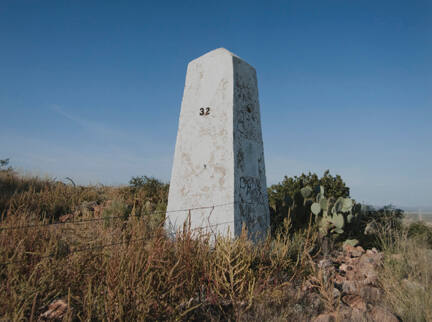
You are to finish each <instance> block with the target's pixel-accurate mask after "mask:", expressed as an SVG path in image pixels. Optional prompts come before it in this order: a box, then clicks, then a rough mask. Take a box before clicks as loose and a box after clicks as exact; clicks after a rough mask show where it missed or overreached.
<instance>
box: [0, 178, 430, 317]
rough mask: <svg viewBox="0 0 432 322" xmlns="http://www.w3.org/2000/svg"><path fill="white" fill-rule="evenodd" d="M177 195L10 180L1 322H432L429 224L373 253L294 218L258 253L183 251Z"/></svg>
mask: <svg viewBox="0 0 432 322" xmlns="http://www.w3.org/2000/svg"><path fill="white" fill-rule="evenodd" d="M167 191H168V186H167V185H165V184H162V183H160V182H158V181H157V180H154V179H152V178H145V177H144V178H135V180H132V181H131V185H130V186H127V187H105V186H94V187H81V186H74V185H73V184H72V183H71V184H67V185H66V184H64V183H59V182H55V181H50V180H40V179H38V178H21V177H19V176H18V175H16V174H15V173H13V171H1V172H0V192H1V194H0V211H1V221H0V294H1V296H0V316H1V319H2V320H5V321H10V320H32V319H33V320H37V319H41V320H66V321H69V320H86V321H87V320H204V319H205V320H247V321H251V320H252V321H254V320H266V321H267V320H274V321H285V320H313V319H317V321H318V320H320V321H324V320H325V319H327V320H331V319H332V318H334V319H337V320H359V321H360V320H368V319H370V320H373V319H378V318H379V317H381V318H380V319H383V318H382V317H385V318H388V319H390V320H391V319H392V318H395V316H398V317H399V318H401V319H403V320H404V321H422V320H423V321H427V320H432V297H431V294H432V275H431V274H432V268H431V267H432V266H431V265H430V263H431V262H432V230H430V229H429V228H428V227H427V226H425V225H422V224H417V226H410V227H404V228H403V229H402V230H398V231H389V230H386V229H382V230H381V231H380V232H379V240H378V241H377V244H376V247H377V248H379V249H378V250H376V249H373V250H368V251H364V250H363V249H362V248H361V247H357V248H355V247H349V246H346V247H345V248H343V249H342V247H341V245H340V244H337V243H328V241H327V243H326V245H325V247H324V244H323V239H322V238H321V237H320V234H319V229H318V228H317V227H315V226H314V225H313V224H312V223H310V224H309V225H307V227H305V228H302V229H300V230H296V231H295V232H293V230H292V229H291V227H292V225H291V222H290V218H289V217H288V218H286V219H285V220H284V222H283V226H282V227H281V229H278V230H277V231H278V232H277V233H275V234H273V235H272V236H270V235H269V236H268V238H267V239H266V240H263V241H262V242H260V243H258V244H253V243H251V242H250V241H249V240H248V239H247V237H246V234H244V235H243V236H241V237H240V238H238V239H236V240H231V239H227V238H221V237H218V238H217V239H216V241H215V242H214V243H212V242H211V241H210V236H209V235H203V234H201V235H200V233H199V231H186V232H184V233H183V234H181V235H178V236H177V237H176V238H175V239H174V240H172V239H169V238H167V237H166V236H165V234H164V231H163V229H161V224H162V223H163V220H164V210H165V207H166V200H167ZM379 250H381V252H380V251H379ZM354 272H356V273H355V274H354ZM365 276H366V277H365ZM377 294H378V295H377ZM323 319H324V320H323Z"/></svg>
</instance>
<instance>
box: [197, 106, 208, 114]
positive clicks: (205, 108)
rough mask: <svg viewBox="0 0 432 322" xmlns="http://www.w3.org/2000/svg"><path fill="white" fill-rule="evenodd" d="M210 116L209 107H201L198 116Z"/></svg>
mask: <svg viewBox="0 0 432 322" xmlns="http://www.w3.org/2000/svg"><path fill="white" fill-rule="evenodd" d="M209 114H210V107H201V108H200V113H199V115H201V116H205V115H209Z"/></svg>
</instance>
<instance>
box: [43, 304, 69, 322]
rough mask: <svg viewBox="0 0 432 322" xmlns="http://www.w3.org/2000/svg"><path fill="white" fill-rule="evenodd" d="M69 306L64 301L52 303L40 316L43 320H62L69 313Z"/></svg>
mask: <svg viewBox="0 0 432 322" xmlns="http://www.w3.org/2000/svg"><path fill="white" fill-rule="evenodd" d="M67 308H68V306H67V304H66V302H65V301H63V300H57V301H54V302H52V303H51V304H50V305H49V306H48V310H47V311H46V312H44V313H42V314H41V315H40V319H42V320H56V319H57V320H61V319H62V318H63V316H64V315H65V313H66V311H67Z"/></svg>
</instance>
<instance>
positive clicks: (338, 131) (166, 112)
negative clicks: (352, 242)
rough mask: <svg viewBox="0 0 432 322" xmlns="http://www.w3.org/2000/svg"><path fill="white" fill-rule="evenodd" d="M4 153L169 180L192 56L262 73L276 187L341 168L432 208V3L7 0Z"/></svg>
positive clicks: (30, 169)
mask: <svg viewBox="0 0 432 322" xmlns="http://www.w3.org/2000/svg"><path fill="white" fill-rule="evenodd" d="M0 35H1V39H2V42H1V50H0V71H1V75H2V77H0V117H1V120H2V121H3V122H2V125H1V127H0V159H5V158H10V160H11V166H13V167H14V168H16V169H17V170H19V171H20V172H24V173H26V172H27V173H31V174H35V175H49V176H51V177H57V178H58V179H63V178H64V177H71V178H73V179H74V180H76V182H78V183H80V184H88V183H93V184H96V183H102V184H127V182H128V181H129V179H130V178H131V177H132V176H141V175H147V176H154V177H156V178H158V179H161V180H163V181H165V182H167V181H169V179H170V174H171V165H172V158H173V154H174V146H175V140H176V134H177V126H178V124H177V122H178V116H179V113H180V105H181V99H182V95H183V86H184V80H185V76H186V67H187V63H188V62H189V61H191V60H193V59H195V58H197V57H199V56H201V55H203V54H205V53H206V52H208V51H210V50H213V49H216V48H219V47H224V48H226V49H228V50H230V51H232V52H233V53H235V54H236V55H238V56H240V57H241V58H243V59H244V60H245V61H247V62H248V63H250V64H251V65H253V66H254V67H255V68H256V70H257V74H258V86H259V95H260V105H261V117H262V129H263V139H264V153H265V162H266V173H267V182H268V185H271V184H274V183H277V182H279V181H281V180H282V179H283V177H284V175H287V176H294V175H300V174H301V173H302V172H305V173H307V172H309V171H310V172H315V173H317V174H318V175H322V174H323V172H324V171H325V170H326V169H329V170H330V172H331V173H332V174H333V175H335V174H339V175H341V176H342V178H343V179H344V181H345V182H346V184H347V185H348V186H349V187H350V189H351V196H352V197H353V198H354V199H356V200H357V201H359V202H365V203H368V204H372V205H386V204H394V205H396V206H400V207H406V208H411V207H419V208H424V209H428V210H431V209H432V193H431V192H430V190H429V189H430V188H429V187H430V183H431V182H432V162H431V161H430V160H431V159H432V129H431V124H432V64H431V58H430V57H432V37H431V35H432V3H431V2H430V1H426V0H425V1H412V2H405V1H380V2H379V3H377V2H376V1H362V2H356V3H354V2H350V3H348V2H344V1H328V2H325V3H323V2H321V1H308V2H300V1H289V2H282V1H269V2H266V3H264V2H259V1H248V2H243V1H238V2H232V1H220V2H218V3H214V2H194V1H183V2H181V3H179V2H175V1H165V2H157V3H156V2H154V3H149V2H145V3H143V2H139V1H127V2H124V3H123V2H122V3H119V2H114V1H104V2H97V1H96V2H91V3H89V2H86V1H73V2H66V1H44V2H33V1H21V0H18V1H9V0H6V1H2V2H1V3H0Z"/></svg>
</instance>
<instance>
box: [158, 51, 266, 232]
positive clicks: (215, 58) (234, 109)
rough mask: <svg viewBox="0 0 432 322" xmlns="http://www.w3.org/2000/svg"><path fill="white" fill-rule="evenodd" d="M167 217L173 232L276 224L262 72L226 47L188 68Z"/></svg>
mask: <svg viewBox="0 0 432 322" xmlns="http://www.w3.org/2000/svg"><path fill="white" fill-rule="evenodd" d="M212 206H215V207H214V208H212ZM203 207H205V208H204V209H194V208H203ZM207 207H209V208H207ZM182 209H192V210H191V211H187V210H185V211H178V210H182ZM189 215H190V218H189V217H188V216H189ZM166 218H167V219H166V223H165V227H166V229H167V230H168V231H169V232H170V233H174V232H176V231H177V230H179V229H182V227H183V224H184V223H185V222H186V223H187V224H189V223H190V228H191V229H196V230H200V231H201V230H202V231H204V232H210V233H215V234H217V233H222V234H224V235H226V234H228V232H230V233H231V234H235V235H239V234H240V233H241V229H242V225H243V224H244V225H245V226H246V228H247V230H248V232H249V233H250V235H252V236H254V235H255V234H264V233H266V231H267V229H268V227H269V224H270V219H269V210H268V199H267V190H266V176H265V166H264V151H263V142H262V134H261V119H260V107H259V101H258V86H257V78H256V72H255V69H254V68H253V67H252V66H250V65H249V64H247V63H246V62H244V61H243V60H241V59H240V58H239V57H237V56H236V55H234V54H232V53H230V52H229V51H227V50H226V49H223V48H219V49H216V50H213V51H211V52H209V53H207V54H205V55H203V56H201V57H199V58H197V59H195V60H193V61H192V62H190V63H189V65H188V71H187V75H186V84H185V89H184V94H183V101H182V107H181V112H180V120H179V128H178V133H177V142H176V148H175V155H174V163H173V169H172V176H171V182H170V191H169V197H168V208H167V216H166Z"/></svg>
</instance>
